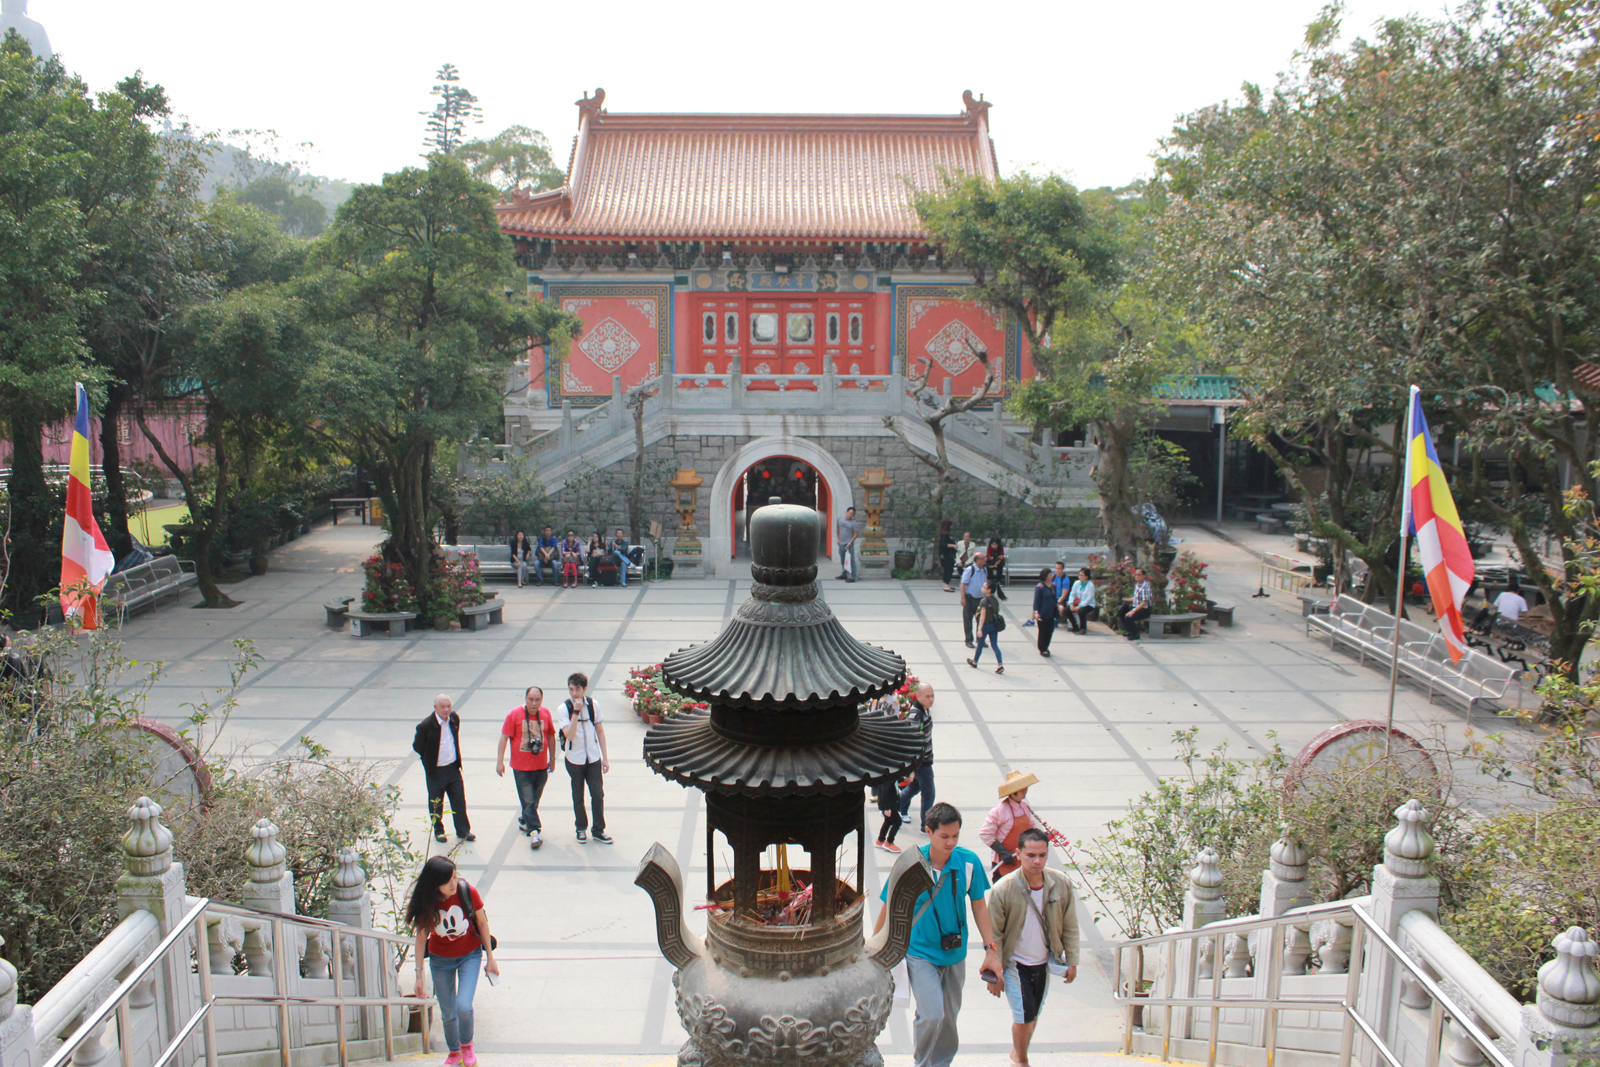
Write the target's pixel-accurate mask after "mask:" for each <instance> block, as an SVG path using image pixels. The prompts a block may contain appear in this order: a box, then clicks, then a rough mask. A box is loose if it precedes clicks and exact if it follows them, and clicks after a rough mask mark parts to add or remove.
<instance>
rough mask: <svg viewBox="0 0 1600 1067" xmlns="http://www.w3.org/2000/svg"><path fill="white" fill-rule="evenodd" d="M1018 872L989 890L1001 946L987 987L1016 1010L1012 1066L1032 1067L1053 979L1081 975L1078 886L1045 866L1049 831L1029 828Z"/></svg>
mask: <svg viewBox="0 0 1600 1067" xmlns="http://www.w3.org/2000/svg"><path fill="white" fill-rule="evenodd" d="M1017 848H1018V852H1017V858H1018V862H1019V864H1020V866H1019V867H1018V869H1017V870H1015V871H1012V872H1011V873H1010V874H1008V875H1006V876H1005V877H1004V878H1001V879H1000V880H999V881H997V882H996V883H995V884H994V888H993V889H992V890H990V891H989V901H988V903H989V916H990V920H991V921H992V922H993V924H994V939H995V941H996V942H997V943H998V944H999V946H1000V965H1001V966H1000V971H999V972H998V977H999V979H1000V980H999V981H997V982H989V983H987V984H988V986H989V992H990V993H991V994H993V995H994V996H997V997H998V996H999V995H1000V994H1001V993H1002V992H1004V993H1005V996H1006V1000H1007V1001H1008V1002H1009V1003H1010V1006H1011V1062H1012V1063H1015V1064H1020V1065H1021V1067H1028V1045H1029V1044H1030V1043H1031V1042H1032V1041H1033V1031H1034V1028H1035V1027H1037V1026H1038V1025H1039V1009H1040V1008H1041V1007H1042V1006H1043V1005H1044V995H1045V992H1046V989H1047V988H1048V985H1049V982H1050V976H1051V975H1058V976H1060V978H1061V980H1062V981H1063V982H1071V981H1073V980H1074V979H1076V978H1077V977H1078V909H1077V904H1076V901H1074V899H1073V894H1072V882H1071V880H1070V879H1068V878H1067V876H1066V875H1065V874H1063V873H1061V872H1060V871H1053V870H1051V869H1050V868H1048V867H1046V866H1045V865H1044V861H1045V858H1046V857H1047V856H1048V855H1049V852H1050V843H1049V838H1048V837H1047V836H1046V835H1045V832H1044V831H1043V830H1040V829H1039V828H1037V827H1029V828H1028V829H1026V830H1024V831H1022V833H1021V834H1020V835H1018V838H1017Z"/></svg>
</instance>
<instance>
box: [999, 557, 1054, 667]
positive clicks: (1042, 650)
mask: <svg viewBox="0 0 1600 1067" xmlns="http://www.w3.org/2000/svg"><path fill="white" fill-rule="evenodd" d="M1057 566H1060V564H1057ZM1050 577H1051V576H1050V568H1048V567H1046V568H1045V569H1044V570H1042V571H1040V572H1039V584H1038V585H1036V586H1034V587H1033V623H1034V625H1035V626H1037V627H1038V628H1039V655H1041V656H1048V655H1049V654H1050V639H1051V638H1052V637H1054V636H1055V633H1056V621H1057V613H1058V612H1059V611H1060V610H1061V604H1060V602H1059V601H1057V600H1056V585H1055V582H1053V581H1051V580H1050ZM997 654H998V652H997Z"/></svg>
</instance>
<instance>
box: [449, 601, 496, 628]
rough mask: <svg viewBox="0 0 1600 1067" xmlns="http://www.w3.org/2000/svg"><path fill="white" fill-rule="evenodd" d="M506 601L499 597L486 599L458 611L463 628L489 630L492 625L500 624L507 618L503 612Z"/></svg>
mask: <svg viewBox="0 0 1600 1067" xmlns="http://www.w3.org/2000/svg"><path fill="white" fill-rule="evenodd" d="M505 606H506V602H505V601H504V600H501V599H500V598H499V597H495V598H494V599H493V600H485V601H484V602H483V603H482V604H473V605H472V606H471V607H465V608H462V609H460V611H459V612H457V617H458V618H459V619H460V620H461V628H462V629H463V630H487V629H488V628H489V627H491V626H499V625H500V624H501V623H502V622H504V621H505V619H504V618H503V617H502V616H501V612H503V611H504V610H505Z"/></svg>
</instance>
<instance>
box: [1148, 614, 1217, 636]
mask: <svg viewBox="0 0 1600 1067" xmlns="http://www.w3.org/2000/svg"><path fill="white" fill-rule="evenodd" d="M1146 621H1148V622H1149V623H1150V638H1151V640H1156V639H1165V638H1168V637H1199V636H1200V624H1201V623H1203V622H1205V621H1206V613H1205V612H1203V611H1188V612H1184V613H1183V614H1181V615H1152V616H1150V618H1149V619H1148V620H1146ZM1168 626H1171V627H1173V630H1172V632H1170V633H1169V632H1168V631H1167V627H1168Z"/></svg>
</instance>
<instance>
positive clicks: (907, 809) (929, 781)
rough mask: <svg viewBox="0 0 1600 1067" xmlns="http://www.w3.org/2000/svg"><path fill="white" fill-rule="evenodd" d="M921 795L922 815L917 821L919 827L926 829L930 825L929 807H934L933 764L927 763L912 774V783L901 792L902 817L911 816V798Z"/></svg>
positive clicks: (903, 818)
mask: <svg viewBox="0 0 1600 1067" xmlns="http://www.w3.org/2000/svg"><path fill="white" fill-rule="evenodd" d="M919 794H920V795H921V797H922V806H921V808H920V809H919V810H920V811H921V814H922V817H921V818H920V819H919V820H918V821H917V828H918V829H926V827H927V825H928V809H929V808H931V807H933V764H931V763H925V764H923V765H922V766H921V767H918V768H917V769H916V770H915V771H913V772H912V774H911V784H910V785H908V786H906V787H905V789H903V790H901V792H900V818H901V819H902V820H905V819H909V818H910V817H911V798H912V797H913V796H917V795H919Z"/></svg>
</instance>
